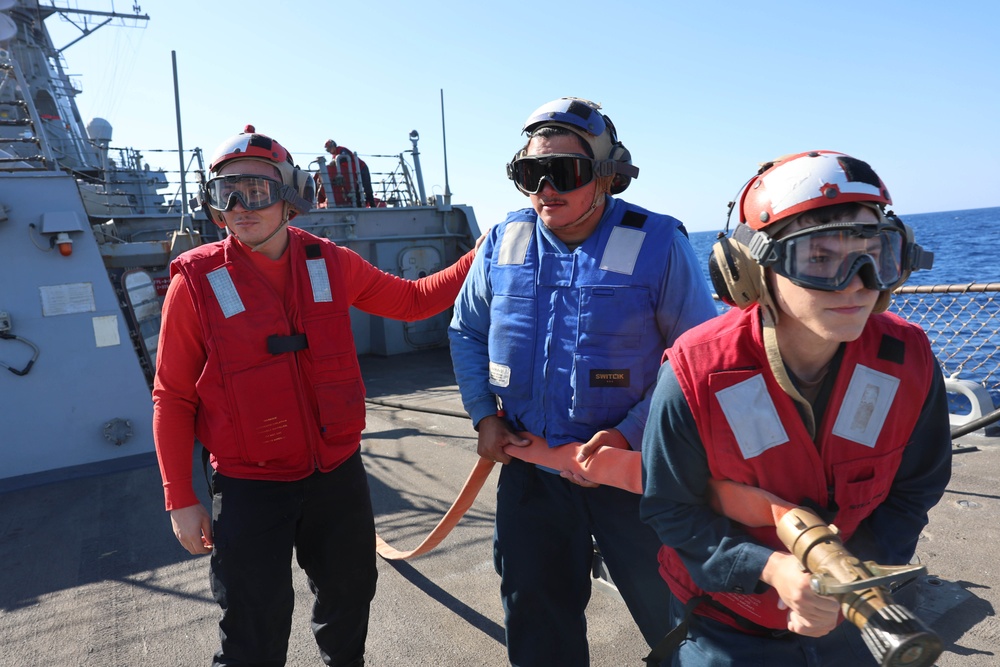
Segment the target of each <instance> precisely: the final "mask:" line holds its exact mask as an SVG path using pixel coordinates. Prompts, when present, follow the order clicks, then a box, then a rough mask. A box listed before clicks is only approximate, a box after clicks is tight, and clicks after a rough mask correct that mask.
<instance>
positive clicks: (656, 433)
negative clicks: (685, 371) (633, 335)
mask: <svg viewBox="0 0 1000 667" xmlns="http://www.w3.org/2000/svg"><path fill="white" fill-rule="evenodd" d="M642 463H643V466H642V477H643V488H644V491H643V494H642V501H641V503H640V516H641V518H642V520H643V521H645V522H646V523H648V524H649V525H650V526H652V527H653V529H654V530H655V531H656V534H657V535H658V536H659V538H660V541H661V542H662V543H663V544H665V545H667V546H669V547H672V548H673V549H675V550H676V551H677V553H678V554H679V555H680V557H681V560H683V562H684V565H685V566H686V567H687V569H688V572H689V573H690V574H691V578H692V579H694V582H695V583H696V584H697V585H698V586H700V587H701V588H703V589H704V590H706V591H728V592H733V593H759V592H762V591H763V590H765V588H766V584H764V583H763V582H761V581H760V575H761V572H762V571H763V570H764V565H765V563H766V562H767V559H768V558H769V557H770V555H771V554H772V553H773V551H772V550H771V549H769V548H767V547H765V546H763V545H761V544H758V543H757V542H755V541H753V539H752V538H751V537H750V536H749V535H748V534H747V533H745V532H744V531H742V530H740V529H739V528H738V527H737V525H736V524H735V523H733V522H731V521H730V520H729V519H727V518H726V517H724V516H721V515H719V514H716V513H715V512H714V511H713V510H712V509H711V508H710V507H709V506H708V502H707V495H706V491H707V488H708V480H709V477H710V475H709V470H708V458H707V454H706V453H705V447H704V446H703V445H702V442H701V438H700V437H699V435H698V428H697V426H696V425H695V421H694V415H693V414H692V413H691V409H690V407H689V406H688V404H687V400H686V399H685V398H684V394H683V392H682V391H681V388H680V385H679V384H678V382H677V378H676V376H675V375H674V372H673V369H672V368H671V367H670V363H669V362H667V363H664V364H663V366H662V367H661V368H660V374H659V378H658V380H657V383H656V389H655V390H654V392H653V399H652V403H651V405H650V413H649V422H648V423H647V425H646V432H645V436H644V438H643V444H642Z"/></svg>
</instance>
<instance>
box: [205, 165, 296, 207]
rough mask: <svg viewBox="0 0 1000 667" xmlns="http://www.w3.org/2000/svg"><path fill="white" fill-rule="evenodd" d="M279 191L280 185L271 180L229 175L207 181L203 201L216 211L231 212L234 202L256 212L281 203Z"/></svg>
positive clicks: (264, 177)
mask: <svg viewBox="0 0 1000 667" xmlns="http://www.w3.org/2000/svg"><path fill="white" fill-rule="evenodd" d="M281 189H282V185H281V183H279V182H278V181H276V180H274V179H273V178H268V177H266V176H250V175H244V174H231V175H229V176H217V177H215V178H213V179H211V180H210V181H208V183H206V184H205V199H206V202H207V203H208V205H209V206H211V207H212V208H214V209H215V210H216V211H231V210H233V207H234V206H236V202H239V203H240V204H242V205H243V208H245V209H247V210H248V211H256V210H258V209H262V208H267V207H268V206H271V205H272V204H276V203H278V202H279V201H281Z"/></svg>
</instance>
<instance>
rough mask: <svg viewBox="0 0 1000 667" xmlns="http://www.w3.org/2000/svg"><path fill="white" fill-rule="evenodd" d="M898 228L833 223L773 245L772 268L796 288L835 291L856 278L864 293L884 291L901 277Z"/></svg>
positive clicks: (901, 250) (790, 236)
mask: <svg viewBox="0 0 1000 667" xmlns="http://www.w3.org/2000/svg"><path fill="white" fill-rule="evenodd" d="M904 241H905V239H904V237H903V232H902V230H900V229H898V228H895V227H877V226H875V225H872V224H864V223H834V224H830V225H823V226H821V227H813V228H811V229H806V230H803V231H801V232H796V233H794V234H790V235H789V236H786V237H785V238H783V239H780V240H778V241H776V242H775V246H776V250H777V253H776V254H777V256H776V259H775V261H774V263H773V264H771V268H772V269H773V270H774V271H775V273H778V274H780V275H782V276H785V277H786V278H788V279H789V280H791V281H792V282H793V283H795V284H796V285H799V286H801V287H808V288H811V289H819V290H825V291H831V292H836V291H839V290H842V289H844V288H846V287H847V285H848V284H849V283H850V282H851V280H852V279H853V278H854V276H855V275H856V274H859V273H860V275H861V279H862V281H863V282H864V284H865V287H867V288H868V289H875V290H879V291H882V290H887V289H891V288H893V287H895V286H896V284H898V283H899V280H900V279H901V277H902V275H903V246H904Z"/></svg>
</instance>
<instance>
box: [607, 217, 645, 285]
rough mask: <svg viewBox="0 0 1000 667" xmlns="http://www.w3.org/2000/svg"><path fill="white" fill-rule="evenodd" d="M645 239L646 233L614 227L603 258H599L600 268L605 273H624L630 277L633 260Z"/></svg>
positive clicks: (633, 266)
mask: <svg viewBox="0 0 1000 667" xmlns="http://www.w3.org/2000/svg"><path fill="white" fill-rule="evenodd" d="M645 238H646V232H643V231H640V230H638V229H628V228H626V227H615V228H614V229H613V230H612V231H611V238H609V239H608V245H607V247H606V248H605V249H604V256H603V257H601V268H602V269H604V270H605V271H614V272H615V273H624V274H625V275H626V276H630V275H632V271H633V269H635V260H636V258H638V257H639V250H640V249H641V248H642V242H643V241H644V240H645Z"/></svg>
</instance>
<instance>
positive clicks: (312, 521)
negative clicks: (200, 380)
mask: <svg viewBox="0 0 1000 667" xmlns="http://www.w3.org/2000/svg"><path fill="white" fill-rule="evenodd" d="M212 485H213V499H212V520H213V529H214V531H215V550H214V552H213V554H212V566H211V574H210V579H211V584H212V592H213V594H214V595H215V600H216V601H217V602H218V603H219V606H220V607H221V608H222V618H221V620H220V621H219V638H220V639H221V641H222V648H221V649H220V650H219V652H218V653H216V655H215V661H214V662H213V663H212V664H213V666H215V667H222V666H231V665H241V666H245V665H254V666H255V667H282V666H283V665H284V664H285V659H286V653H287V652H288V636H289V632H290V631H291V624H292V608H293V606H294V602H295V599H294V591H293V588H292V551H293V547H294V551H295V555H296V558H297V560H298V563H299V565H300V566H301V567H302V569H303V570H305V572H306V575H307V576H308V578H309V586H310V588H311V589H312V592H313V594H314V595H315V601H314V604H313V610H312V630H313V635H314V636H315V638H316V643H317V644H318V645H319V651H320V656H321V657H322V659H323V662H324V663H326V664H327V665H335V666H337V667H347V666H352V667H353V666H355V665H358V666H359V665H362V664H364V657H363V656H364V651H365V639H366V638H367V636H368V613H369V608H370V604H371V600H372V598H373V597H374V595H375V580H376V577H377V576H378V575H377V571H376V568H375V521H374V517H373V515H372V506H371V498H370V496H369V494H368V476H367V474H366V473H365V468H364V464H363V463H362V461H361V453H360V451H358V452H356V453H355V454H354V455H353V456H352V457H351V458H349V459H348V460H347V461H345V462H344V463H343V464H342V465H341V466H340V467H338V468H337V469H335V470H333V471H331V472H328V473H320V472H316V473H313V474H312V475H311V476H309V477H307V478H306V479H303V480H301V481H298V482H272V481H264V480H245V479H234V478H232V477H225V476H223V475H219V474H218V473H216V474H215V475H214V476H213V480H212Z"/></svg>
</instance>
